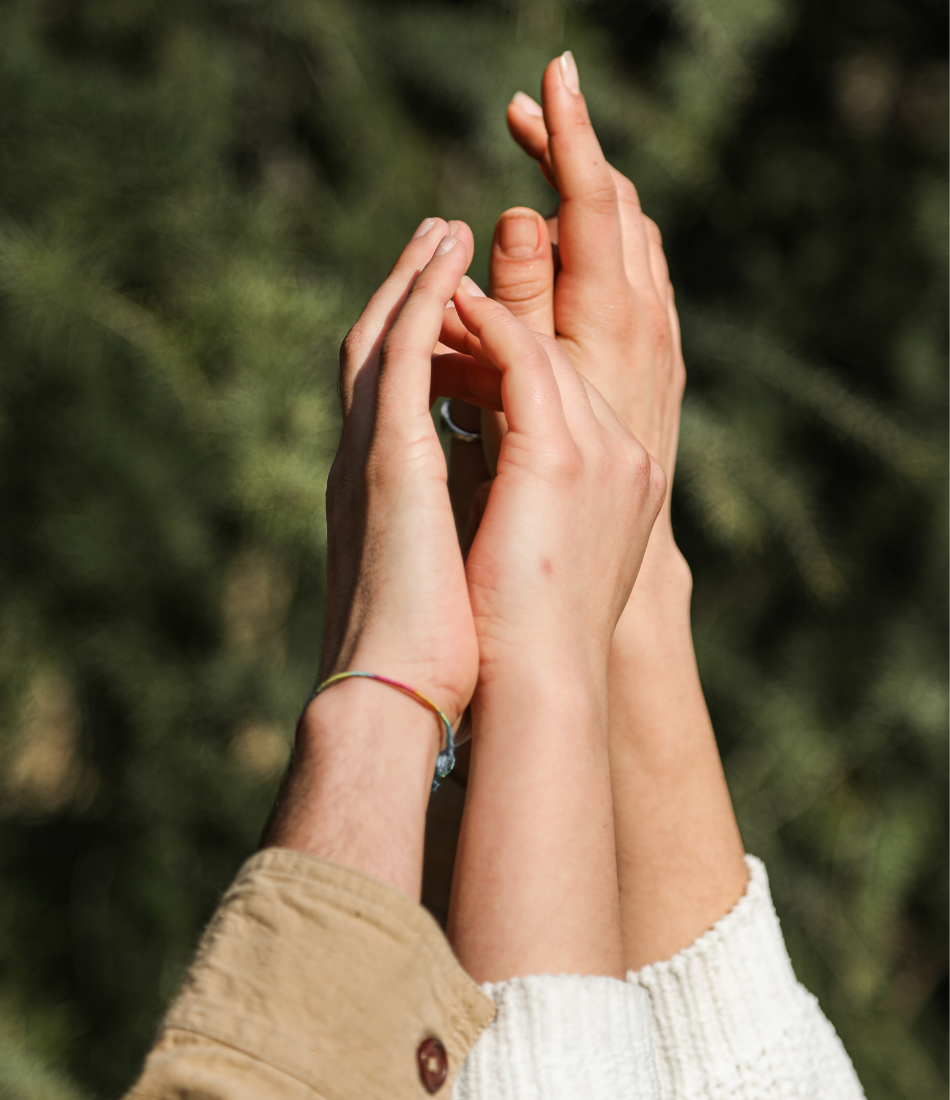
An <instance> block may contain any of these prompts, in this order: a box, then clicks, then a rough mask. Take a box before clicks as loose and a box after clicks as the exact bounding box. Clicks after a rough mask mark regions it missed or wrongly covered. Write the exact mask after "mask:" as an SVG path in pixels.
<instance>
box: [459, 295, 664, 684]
mask: <svg viewBox="0 0 950 1100" xmlns="http://www.w3.org/2000/svg"><path fill="white" fill-rule="evenodd" d="M455 304H456V311H457V321H458V324H459V325H461V326H462V327H463V328H464V330H465V333H466V334H467V336H469V337H474V341H471V342H470V341H468V340H466V339H465V338H462V339H459V334H458V332H457V331H452V332H447V331H446V330H445V326H443V339H444V340H445V341H446V342H447V343H449V346H455V348H456V350H457V351H459V352H462V351H463V350H464V348H466V347H469V348H471V350H474V351H475V352H476V354H477V356H478V360H479V361H480V362H481V363H482V364H483V365H484V366H486V367H488V368H496V369H497V372H498V373H497V374H493V373H492V372H491V371H490V369H489V371H487V372H486V383H485V385H484V386H482V387H481V392H482V393H483V394H487V393H489V392H490V390H489V383H490V382H491V380H492V378H497V380H498V383H499V388H500V396H501V399H502V403H503V405H504V409H505V412H506V417H507V423H508V430H507V431H506V433H505V435H504V438H503V439H502V440H501V446H500V450H499V454H498V460H497V470H496V476H495V479H494V482H493V483H492V486H491V492H490V493H489V495H488V500H487V503H486V505H485V513H484V516H483V517H482V521H481V524H480V526H479V529H478V534H477V535H476V536H475V540H474V542H473V544H472V547H471V550H470V551H469V554H468V559H467V562H466V574H467V577H468V585H469V597H470V599H471V606H472V613H473V616H474V619H475V627H476V631H477V633H478V637H479V655H480V662H481V667H480V672H479V681H480V683H481V684H485V683H486V682H487V681H490V680H491V679H492V678H493V676H495V675H496V672H498V671H499V670H500V671H501V674H504V666H505V664H506V662H510V661H511V660H512V659H513V658H514V657H515V656H516V655H517V656H518V660H519V663H520V660H522V659H523V657H524V655H525V654H529V655H530V659H531V660H544V659H554V660H556V661H558V663H560V662H562V661H564V660H565V659H566V660H569V661H571V662H577V664H576V665H575V667H576V668H578V669H579V670H580V676H581V678H583V677H584V676H587V675H589V674H590V673H591V672H592V671H593V670H594V669H598V668H602V669H603V675H604V676H606V660H607V654H608V651H609V648H610V641H611V637H612V635H613V631H614V627H615V625H616V622H617V619H618V617H619V615H620V613H621V611H622V610H623V608H624V606H625V604H626V602H627V597H628V596H629V594H630V589H631V588H632V586H633V581H634V578H635V577H636V574H637V569H638V568H639V565H640V561H641V559H642V556H643V552H644V550H645V548H646V544H647V540H648V539H649V536H650V530H651V529H652V527H653V523H654V520H655V519H656V515H657V512H658V511H659V509H660V507H661V505H662V503H663V499H664V496H665V492H666V478H665V476H664V474H663V471H662V470H661V469H660V467H659V465H658V464H657V463H655V462H653V461H652V460H651V459H650V456H649V455H648V454H647V452H646V450H645V449H644V448H643V447H642V446H641V445H640V443H639V442H638V441H637V440H636V439H635V438H634V437H633V436H632V435H631V434H630V432H629V431H628V430H627V429H626V428H625V427H624V425H623V424H622V423H621V421H620V420H619V419H618V417H617V416H616V414H615V413H614V412H613V410H612V409H611V408H610V406H609V405H608V404H607V402H606V401H604V399H603V397H601V395H600V394H599V393H598V392H597V390H596V388H595V387H594V386H592V385H591V384H590V383H589V382H587V381H585V380H584V379H583V378H582V376H581V375H579V374H578V373H577V372H576V371H575V370H574V368H573V367H572V366H571V363H570V360H569V359H568V358H567V356H566V355H565V353H564V351H563V350H562V348H561V346H560V345H559V343H558V341H556V340H554V339H552V338H550V337H546V336H541V335H538V334H533V333H531V332H529V331H528V330H527V329H526V328H525V327H524V326H523V325H522V324H521V323H520V322H518V321H517V320H516V319H515V318H514V317H513V316H512V315H511V314H510V313H509V312H508V310H506V309H505V308H504V307H503V306H500V305H499V304H497V303H496V302H493V301H492V300H491V299H490V298H486V297H484V295H482V294H481V292H480V291H479V290H478V288H477V287H476V286H475V284H474V283H473V282H472V281H471V280H470V279H465V280H463V282H462V285H461V286H460V288H459V291H458V293H457V294H456V296H455ZM471 373H472V375H473V376H474V375H475V374H476V371H475V370H474V369H473V370H472V371H471ZM595 682H596V679H595Z"/></svg>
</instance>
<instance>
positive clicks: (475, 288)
mask: <svg viewBox="0 0 950 1100" xmlns="http://www.w3.org/2000/svg"><path fill="white" fill-rule="evenodd" d="M459 290H461V291H462V292H463V293H465V294H469V295H471V297H472V298H484V297H485V291H484V290H482V288H481V287H480V286H479V285H478V283H476V282H475V280H474V279H470V278H469V277H468V276H467V275H463V276H462V281H461V282H460V283H459Z"/></svg>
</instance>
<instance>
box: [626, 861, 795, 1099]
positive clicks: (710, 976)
mask: <svg viewBox="0 0 950 1100" xmlns="http://www.w3.org/2000/svg"><path fill="white" fill-rule="evenodd" d="M746 865H747V866H748V868H749V883H748V886H747V887H746V891H745V893H744V894H743V896H742V897H741V898H740V899H739V901H738V902H737V903H736V905H735V906H734V907H733V908H732V909H731V910H730V912H728V913H727V914H726V915H725V916H724V917H723V918H722V919H721V920H719V921H718V922H717V923H716V924H715V925H714V926H713V927H712V928H711V929H710V930H709V931H708V932H706V933H704V934H703V935H702V936H700V937H699V939H698V940H696V941H695V943H693V944H691V945H690V946H689V947H687V948H686V949H685V950H683V951H680V952H679V953H678V954H676V955H674V956H673V958H672V959H668V960H667V961H665V962H659V963H654V964H652V965H650V966H645V967H643V969H642V970H638V971H635V972H634V971H631V972H630V973H629V974H628V975H627V978H628V981H630V982H631V983H633V984H634V985H636V986H638V987H639V988H640V989H643V990H645V991H646V993H647V994H648V995H649V998H650V1001H651V1004H652V1012H653V1021H652V1022H653V1029H654V1035H655V1040H656V1054H657V1062H658V1065H659V1071H660V1077H661V1079H663V1080H664V1081H668V1082H669V1084H670V1086H672V1087H673V1089H674V1091H675V1094H676V1095H677V1096H689V1095H706V1089H708V1087H709V1086H710V1083H712V1082H715V1081H717V1080H718V1081H722V1080H726V1079H729V1078H730V1077H731V1076H733V1075H734V1074H735V1070H736V1066H737V1065H739V1066H741V1065H746V1066H748V1065H755V1064H757V1063H758V1064H761V1059H762V1057H763V1055H766V1056H767V1054H768V1052H769V1051H770V1050H771V1049H774V1047H775V1045H776V1042H777V1041H778V1040H779V1039H780V1037H781V1036H782V1035H783V1034H784V1033H785V1032H786V1031H787V1030H788V1029H789V1027H792V1026H794V1025H795V1023H796V1020H797V1018H798V1017H799V1016H800V1014H801V1000H802V994H803V993H804V990H803V989H802V987H801V986H800V985H799V984H798V980H797V979H796V977H795V974H794V971H793V970H792V964H791V961H790V960H789V957H788V952H787V951H786V949H785V941H784V939H783V938H782V930H781V928H780V926H779V922H778V917H777V916H776V913H775V909H774V907H773V905H772V897H771V895H770V893H769V883H768V876H767V875H766V871H765V867H764V865H763V864H762V862H761V861H760V860H758V859H756V858H755V857H754V856H746ZM680 1078H682V1080H680ZM687 1078H689V1079H691V1080H688V1079H687Z"/></svg>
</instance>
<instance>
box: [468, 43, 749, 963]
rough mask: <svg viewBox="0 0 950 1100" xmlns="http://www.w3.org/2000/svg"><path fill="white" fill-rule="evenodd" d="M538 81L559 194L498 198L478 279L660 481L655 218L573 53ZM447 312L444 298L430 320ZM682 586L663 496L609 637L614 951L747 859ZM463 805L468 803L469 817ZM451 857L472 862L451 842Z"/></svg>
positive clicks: (679, 372) (668, 399) (537, 108)
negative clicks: (485, 272) (557, 356)
mask: <svg viewBox="0 0 950 1100" xmlns="http://www.w3.org/2000/svg"><path fill="white" fill-rule="evenodd" d="M541 99H542V103H541V105H539V104H537V103H535V102H534V101H533V100H531V99H530V98H529V97H528V96H526V95H524V94H522V93H519V94H517V95H516V96H515V97H514V99H513V100H512V102H511V104H510V105H509V107H508V124H509V127H510V129H511V132H512V135H513V136H514V138H515V140H516V141H517V142H518V144H519V145H520V146H521V147H522V148H523V149H524V150H525V151H526V152H527V153H528V154H529V155H530V156H532V157H533V158H534V159H536V160H537V161H538V162H539V163H540V165H541V168H542V170H543V171H544V173H545V176H546V177H547V178H548V180H549V181H550V182H551V184H552V185H553V186H554V187H555V188H556V190H557V191H558V193H559V196H560V203H559V207H558V211H557V213H556V215H555V216H553V217H552V218H550V219H548V220H547V221H545V219H544V218H542V217H541V216H540V215H539V214H538V213H536V212H534V211H532V210H529V209H527V208H524V207H519V208H515V209H512V210H509V211H506V212H505V213H504V214H502V216H501V217H500V218H499V220H498V224H497V225H496V228H495V234H494V238H493V241H492V247H491V254H490V261H489V262H490V273H489V293H490V295H491V296H492V297H493V298H495V299H496V300H497V301H499V302H503V303H504V304H505V305H506V306H507V307H508V308H509V310H510V311H511V312H512V313H514V314H515V315H516V316H518V317H519V318H520V319H521V320H522V321H523V322H524V323H525V324H526V325H527V326H528V327H529V328H531V329H532V330H534V331H536V332H540V333H546V334H548V335H553V336H555V337H556V339H557V341H558V343H559V344H560V345H561V347H562V348H564V350H565V352H566V354H567V356H568V357H569V359H570V360H571V362H572V364H573V365H574V366H575V367H576V369H577V370H578V371H579V372H580V373H581V374H582V375H584V376H585V377H587V378H588V379H589V380H590V381H591V382H592V383H593V384H594V385H595V386H596V387H597V388H598V389H599V391H600V392H601V394H603V396H604V397H605V399H606V400H607V401H608V402H609V403H610V405H611V406H612V407H613V408H614V410H615V411H616V412H617V413H618V415H619V416H620V417H621V419H622V420H623V421H624V422H625V423H626V425H627V426H628V427H629V428H630V430H631V432H632V433H633V434H634V435H635V436H636V437H637V438H638V439H639V440H640V441H641V442H642V443H643V445H644V446H645V447H646V448H647V450H648V451H649V452H650V454H651V455H653V456H654V458H655V459H656V460H657V461H658V462H659V464H660V465H661V466H662V468H663V469H664V471H665V473H666V475H667V479H668V481H670V482H672V479H673V473H674V466H675V459H676V448H677V438H678V431H679V412H680V402H681V398H682V393H683V386H684V383H685V369H684V366H683V359H682V354H681V351H680V343H679V326H678V322H677V317H676V309H675V305H674V300H673V290H672V286H671V284H670V280H669V273H668V269H667V264H666V259H665V256H664V254H663V248H662V242H661V238H660V233H659V230H658V229H657V227H656V225H655V224H654V223H653V222H652V221H650V219H649V218H647V217H646V216H645V215H644V214H643V212H642V211H641V208H640V204H639V199H638V196H637V192H636V190H635V188H634V186H633V184H632V183H631V182H630V181H629V180H627V179H626V178H625V177H623V176H622V175H621V174H620V173H619V172H617V171H616V170H615V169H613V168H612V167H611V166H610V165H609V164H608V163H607V162H606V160H605V159H604V156H603V153H602V152H601V149H600V145H599V143H598V141H597V138H596V135H595V134H594V131H593V129H592V127H591V125H590V122H589V119H588V115H587V110H586V105H585V102H584V98H583V95H582V94H580V92H579V81H578V80H577V74H576V67H575V66H574V64H573V59H571V58H565V59H564V60H561V59H558V60H555V61H552V62H551V64H550V65H549V66H548V67H547V69H546V71H545V74H544V78H543V82H542V96H541ZM552 239H554V240H555V241H556V242H557V244H558V253H559V270H558V271H557V275H556V276H555V264H554V258H553V256H552V250H551V243H550V242H551V240H552ZM455 326H456V321H455V319H454V318H453V317H452V315H451V311H449V313H448V314H447V320H446V331H447V332H449V333H451V332H452V331H453V329H454V327H455ZM483 404H484V403H483ZM474 413H475V410H474V409H466V407H465V406H464V405H462V404H461V402H458V401H456V402H455V403H454V415H455V418H456V420H457V421H458V422H459V423H462V424H467V425H469V426H471V425H472V424H473V421H474V415H473V414H474ZM482 420H483V427H484V435H485V444H486V446H485V451H486V453H485V454H484V456H477V455H473V453H472V452H473V448H472V447H471V445H470V444H464V443H455V444H453V451H452V463H453V465H452V470H451V488H452V494H453V501H454V503H455V508H456V515H457V518H458V519H459V522H460V526H461V527H462V528H463V529H464V528H466V527H468V528H469V529H468V531H467V533H465V534H463V541H467V540H469V539H470V538H471V526H472V524H473V523H477V520H478V515H479V508H480V500H481V499H483V498H484V487H483V488H482V489H481V490H480V491H478V489H477V487H478V486H480V485H482V483H483V482H484V480H485V479H486V478H487V477H488V476H489V472H490V471H491V470H493V469H494V463H495V454H496V453H497V446H498V441H499V439H500V438H501V436H502V434H503V432H504V427H505V425H504V420H503V418H502V417H499V416H497V415H495V414H492V413H490V412H488V413H484V414H483V416H482ZM473 496H474V497H475V507H474V509H473V519H472V520H469V518H468V517H469V512H470V508H469V503H468V502H469V501H470V500H472V498H473ZM690 594H691V576H690V572H689V569H688V567H687V565H686V562H685V560H684V559H683V557H682V555H681V554H680V552H679V550H678V548H677V546H676V543H675V541H674V538H673V531H672V526H671V521H670V506H669V496H667V498H666V501H665V502H664V505H663V508H662V510H661V512H660V515H659V518H658V519H657V522H656V526H655V527H654V530H653V533H652V535H651V537H650V541H649V545H648V547H647V551H646V554H645V556H644V560H643V564H642V567H641V569H640V572H639V575H638V578H637V582H636V585H635V587H634V590H633V593H632V595H631V597H630V600H629V601H628V603H627V606H626V609H625V610H624V612H623V614H622V616H621V618H620V621H619V624H618V626H617V629H616V631H615V634H614V638H613V643H612V646H611V650H610V665H609V669H610V671H609V679H608V690H609V730H610V736H609V743H610V774H611V784H612V789H613V807H614V822H615V829H616V843H617V855H618V868H619V874H620V883H621V893H620V897H621V917H622V927H623V943H624V957H625V962H626V965H627V967H628V968H637V967H639V966H642V965H644V964H646V963H649V962H654V961H657V960H659V959H665V958H669V957H670V956H672V955H673V954H675V953H676V952H677V951H679V950H681V949H682V948H684V947H686V946H687V945H688V944H690V943H692V942H693V941H694V940H695V939H696V937H697V936H698V935H700V934H701V933H702V932H704V931H705V930H706V929H708V928H709V927H711V925H712V924H714V923H715V921H716V920H717V919H719V917H721V916H722V915H723V914H724V913H726V912H727V911H728V910H729V909H730V908H731V907H732V905H733V904H734V903H735V902H736V901H737V900H738V898H739V897H740V896H741V894H742V892H743V890H744V888H745V883H746V877H747V875H746V868H745V864H744V861H743V846H742V841H741V838H740V836H739V831H738V828H737V826H736V821H735V815H734V813H733V810H732V805H731V801H730V798H729V794H728V790H727V788H726V784H725V779H724V776H723V773H722V766H721V763H720V759H719V753H718V749H717V746H716V741H715V736H714V734H713V730H712V725H711V722H710V719H709V714H708V711H707V708H706V704H705V700H704V698H703V693H702V688H701V686H700V681H699V676H698V672H697V668H696V660H695V655H694V650H693V644H692V638H691V632H690V619H689V604H690ZM473 751H474V752H477V745H476V746H475V749H474V750H473ZM552 751H553V749H552ZM513 797H516V795H513ZM484 812H485V814H486V815H488V814H490V813H491V812H492V808H491V807H490V806H488V807H485V808H484ZM470 818H471V813H470V812H468V811H467V827H468V828H469V829H471V830H473V831H474V828H475V824H474V822H472V821H471V820H470ZM478 827H479V828H481V827H483V826H482V824H481V822H479V824H478ZM459 873H461V874H462V875H465V874H470V873H471V872H470V871H469V869H468V867H467V866H466V864H465V862H464V860H463V862H462V864H461V866H460V867H459ZM469 888H470V889H471V890H472V891H473V892H474V891H475V887H474V885H470V887H469ZM466 896H467V895H466V893H465V892H464V891H460V890H458V889H457V890H456V894H455V898H456V906H455V908H454V910H453V914H452V923H451V927H452V930H453V934H454V935H456V936H464V934H465V932H464V930H465V928H466V927H467V924H468V922H469V921H470V920H472V919H477V915H476V914H472V915H471V916H470V915H469V914H468V913H467V912H466V911H464V909H462V908H460V904H461V902H462V900H463V899H464V897H466Z"/></svg>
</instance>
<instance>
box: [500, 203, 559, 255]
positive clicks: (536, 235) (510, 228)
mask: <svg viewBox="0 0 950 1100" xmlns="http://www.w3.org/2000/svg"><path fill="white" fill-rule="evenodd" d="M546 238H547V225H546V223H545V221H544V219H543V218H542V217H541V215H540V214H539V213H538V212H537V211H536V210H532V209H531V208H530V207H527V206H515V207H512V208H511V209H510V210H506V211H505V212H504V213H503V214H502V215H501V216H500V217H499V219H498V221H497V222H496V223H495V233H494V239H493V241H492V244H493V247H495V248H497V249H498V250H499V251H500V252H501V254H502V255H503V256H504V257H505V258H506V259H510V260H526V259H530V258H531V257H533V256H536V255H537V254H538V252H539V251H540V250H541V246H542V245H543V244H547V243H548V241H547V239H546Z"/></svg>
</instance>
